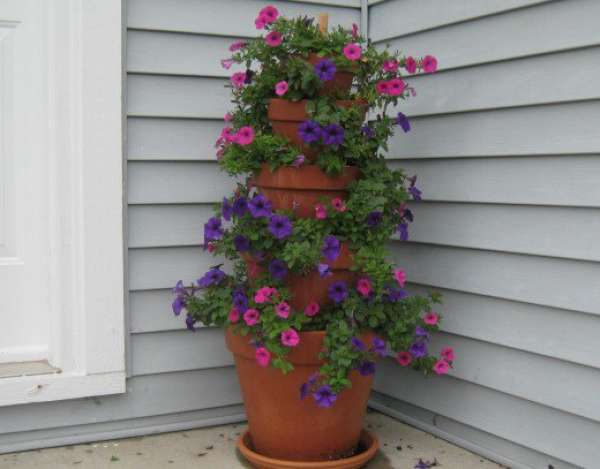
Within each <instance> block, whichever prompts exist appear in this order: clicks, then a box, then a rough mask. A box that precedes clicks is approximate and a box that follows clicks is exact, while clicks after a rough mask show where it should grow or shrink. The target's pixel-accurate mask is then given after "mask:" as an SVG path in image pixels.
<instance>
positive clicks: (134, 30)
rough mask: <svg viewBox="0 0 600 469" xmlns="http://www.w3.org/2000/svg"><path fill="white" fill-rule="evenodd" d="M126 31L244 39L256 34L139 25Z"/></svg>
mask: <svg viewBox="0 0 600 469" xmlns="http://www.w3.org/2000/svg"><path fill="white" fill-rule="evenodd" d="M127 32H128V33H129V32H141V33H165V34H182V35H185V36H198V37H204V36H210V37H217V38H223V39H232V40H234V39H246V40H251V39H255V38H257V37H258V36H246V35H243V34H240V35H232V34H217V33H210V32H207V33H202V32H196V31H178V30H170V29H154V28H140V27H136V26H128V27H127Z"/></svg>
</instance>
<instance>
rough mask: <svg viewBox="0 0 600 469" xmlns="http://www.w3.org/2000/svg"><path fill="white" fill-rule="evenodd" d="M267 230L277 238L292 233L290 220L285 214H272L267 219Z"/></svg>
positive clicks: (285, 236)
mask: <svg viewBox="0 0 600 469" xmlns="http://www.w3.org/2000/svg"><path fill="white" fill-rule="evenodd" d="M269 231H270V232H271V234H272V235H273V236H275V237H276V238H277V239H283V238H287V237H288V236H289V235H291V234H292V222H291V221H290V219H289V218H288V217H286V216H285V215H273V216H272V217H271V219H270V220H269Z"/></svg>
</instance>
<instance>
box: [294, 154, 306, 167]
mask: <svg viewBox="0 0 600 469" xmlns="http://www.w3.org/2000/svg"><path fill="white" fill-rule="evenodd" d="M305 161H306V156H304V155H302V154H300V155H298V156H297V157H296V159H295V160H294V162H293V163H292V166H293V167H294V168H299V167H300V166H302V165H303V164H304V162H305Z"/></svg>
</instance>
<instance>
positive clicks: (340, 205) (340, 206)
mask: <svg viewBox="0 0 600 469" xmlns="http://www.w3.org/2000/svg"><path fill="white" fill-rule="evenodd" d="M331 206H332V207H333V209H334V210H336V211H337V212H345V211H346V204H345V203H344V201H343V200H342V199H341V198H340V197H336V198H334V199H331Z"/></svg>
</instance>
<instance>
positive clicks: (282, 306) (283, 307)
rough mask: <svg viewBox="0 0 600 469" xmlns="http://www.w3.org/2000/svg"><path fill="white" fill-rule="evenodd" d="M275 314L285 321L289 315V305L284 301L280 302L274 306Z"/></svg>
mask: <svg viewBox="0 0 600 469" xmlns="http://www.w3.org/2000/svg"><path fill="white" fill-rule="evenodd" d="M275 314H277V316H279V317H280V318H283V319H287V318H288V317H289V315H290V305H288V304H287V303H286V302H285V301H282V302H281V303H279V304H278V305H277V306H275Z"/></svg>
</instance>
